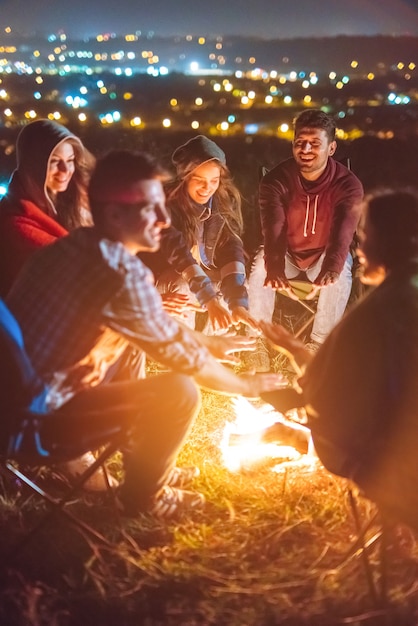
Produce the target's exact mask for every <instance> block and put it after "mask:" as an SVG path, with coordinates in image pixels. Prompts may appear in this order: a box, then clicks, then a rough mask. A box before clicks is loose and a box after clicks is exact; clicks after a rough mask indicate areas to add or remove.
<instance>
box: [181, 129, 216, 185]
mask: <svg viewBox="0 0 418 626" xmlns="http://www.w3.org/2000/svg"><path fill="white" fill-rule="evenodd" d="M171 158H172V161H173V163H174V165H175V166H176V169H177V176H178V178H185V177H186V176H188V174H190V173H191V172H193V170H195V169H196V168H197V167H199V165H202V164H203V163H206V162H207V161H212V160H213V159H216V160H217V161H219V162H220V163H221V164H222V165H226V158H225V153H224V151H223V150H221V148H220V147H219V146H217V145H216V143H215V142H214V141H212V140H211V139H208V138H207V137H205V136H204V135H197V137H193V139H189V141H187V142H186V143H185V144H183V145H182V146H179V147H178V148H177V149H176V150H174V152H173V156H172V157H171Z"/></svg>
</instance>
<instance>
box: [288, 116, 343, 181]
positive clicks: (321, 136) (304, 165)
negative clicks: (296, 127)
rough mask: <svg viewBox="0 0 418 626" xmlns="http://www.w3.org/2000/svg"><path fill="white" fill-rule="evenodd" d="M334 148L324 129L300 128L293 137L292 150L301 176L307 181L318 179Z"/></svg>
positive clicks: (333, 142)
mask: <svg viewBox="0 0 418 626" xmlns="http://www.w3.org/2000/svg"><path fill="white" fill-rule="evenodd" d="M336 147H337V144H336V142H335V141H330V140H329V137H328V135H327V133H326V131H325V130H324V129H322V128H302V129H301V130H300V131H299V132H298V133H297V134H296V135H295V138H294V140H293V148H292V150H293V157H294V159H295V161H296V163H297V165H298V168H299V171H300V173H301V175H302V176H303V177H304V178H306V179H307V180H316V179H317V178H319V177H320V176H321V174H322V172H323V171H324V169H325V168H326V165H327V162H328V157H330V156H332V155H333V154H334V152H335V150H336Z"/></svg>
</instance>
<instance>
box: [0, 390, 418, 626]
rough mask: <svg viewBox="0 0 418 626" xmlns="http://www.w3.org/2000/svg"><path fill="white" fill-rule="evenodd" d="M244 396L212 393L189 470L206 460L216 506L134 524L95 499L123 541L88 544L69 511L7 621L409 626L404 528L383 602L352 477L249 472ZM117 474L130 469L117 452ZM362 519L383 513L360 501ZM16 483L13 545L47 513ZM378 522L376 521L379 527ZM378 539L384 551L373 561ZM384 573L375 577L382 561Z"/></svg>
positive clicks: (33, 554) (417, 563)
mask: <svg viewBox="0 0 418 626" xmlns="http://www.w3.org/2000/svg"><path fill="white" fill-rule="evenodd" d="M231 419H232V402H231V400H230V399H228V398H223V397H220V396H218V395H215V394H212V393H207V392H204V393H203V406H202V410H201V412H200V414H199V417H198V419H197V421H196V423H195V425H194V428H193V431H192V433H191V436H190V438H189V440H188V441H187V443H186V445H185V447H184V449H183V450H182V451H181V455H180V458H179V464H183V465H188V464H196V465H198V466H199V467H200V468H201V475H200V477H199V478H198V479H197V480H196V483H195V487H196V488H197V489H199V490H201V491H202V492H203V493H204V494H205V496H206V498H207V501H208V507H207V509H206V510H205V511H204V512H200V513H193V515H192V516H191V517H187V516H186V517H185V518H184V519H182V520H181V521H180V522H179V521H177V522H164V523H163V522H161V521H158V520H156V519H155V518H152V517H151V516H148V515H143V516H140V517H139V518H137V519H134V520H123V521H122V526H121V528H120V529H119V528H118V527H117V524H115V518H114V512H113V510H112V507H111V506H110V504H109V502H107V501H103V499H102V498H99V497H97V496H96V497H93V496H88V497H87V496H86V498H85V499H83V500H82V501H79V502H76V503H75V507H76V509H77V511H78V514H79V515H80V516H82V517H83V518H85V519H86V520H88V521H90V522H92V523H93V524H94V525H95V527H96V528H98V529H99V530H100V531H101V532H103V533H104V534H105V535H106V536H107V537H108V538H109V539H111V541H112V547H111V548H109V547H104V548H103V547H102V546H100V545H99V544H96V543H92V542H91V541H90V542H88V543H87V542H86V541H85V539H84V538H83V537H81V536H80V534H79V533H78V532H77V531H75V530H73V529H71V527H69V525H68V524H67V523H66V522H65V521H62V520H61V519H59V518H56V519H55V520H54V522H53V523H52V524H50V525H48V527H47V528H46V529H45V530H44V531H43V532H42V533H41V534H40V536H39V537H37V538H36V540H35V541H33V542H32V543H31V544H29V545H28V546H27V547H26V548H25V551H24V552H22V554H21V555H20V557H19V559H18V560H17V561H16V562H15V563H14V564H10V565H9V566H6V565H5V563H4V561H3V567H2V570H1V571H2V573H1V580H0V583H1V584H0V623H1V624H4V625H7V626H43V625H44V624H45V625H48V626H69V625H77V626H90V625H98V626H107V625H112V626H113V625H114V626H125V625H126V626H128V625H129V626H131V625H132V626H133V625H135V626H138V625H140V626H142V625H143V626H160V625H161V626H162V625H164V626H174V625H175V626H178V625H182V626H198V625H199V626H215V625H216V626H270V625H276V624H281V625H286V626H308V625H309V626H311V625H312V626H328V625H337V624H355V625H361V624H368V625H369V624H372V625H379V626H380V625H389V624H390V625H392V624H393V625H395V624H396V626H407V625H408V626H409V625H411V626H412V625H413V624H416V623H417V622H418V584H417V582H416V581H417V580H418V576H417V574H418V548H417V546H416V544H415V538H414V537H413V535H411V534H408V533H407V532H406V529H403V534H402V535H400V530H401V529H400V528H398V529H397V532H398V534H397V536H396V537H394V538H392V539H391V542H390V547H389V549H388V550H387V558H388V563H389V565H388V571H387V586H388V595H387V601H386V602H373V601H372V599H371V596H370V593H369V590H368V586H367V581H366V577H365V572H364V568H363V565H362V560H361V557H360V556H353V553H354V552H355V550H354V549H353V546H354V543H355V538H356V527H355V524H354V520H353V516H352V513H351V509H350V505H349V501H348V497H347V484H346V483H345V481H343V480H342V479H339V478H337V477H335V476H332V475H331V474H329V473H328V472H327V471H326V470H324V469H323V468H322V467H321V466H320V465H318V466H316V468H315V469H314V470H312V469H311V470H310V471H308V469H307V468H306V467H305V468H303V467H300V466H294V467H292V466H290V467H287V468H286V469H285V470H284V471H283V472H281V473H276V472H273V471H272V467H273V465H276V462H273V461H272V460H266V461H264V462H261V463H258V464H257V465H256V466H249V467H247V468H246V469H244V470H241V471H239V472H236V473H231V472H229V471H228V470H227V469H226V468H225V467H224V465H223V462H222V458H221V453H220V448H219V445H220V442H221V439H222V434H223V429H224V425H225V422H226V421H227V420H231ZM112 469H113V470H115V471H118V470H119V459H118V458H115V459H114V463H113V468H112ZM358 503H359V512H360V516H361V519H362V521H366V520H370V519H372V518H373V516H374V513H375V511H374V507H373V505H372V504H371V503H369V502H367V501H366V500H364V499H359V500H358ZM37 506H38V505H36V504H35V500H34V499H29V501H28V500H27V499H25V500H22V499H21V498H19V497H18V496H16V495H13V491H12V493H11V495H10V489H9V495H8V496H7V497H6V496H4V497H3V498H2V499H1V500H0V531H1V532H0V544H1V549H2V550H4V549H5V548H6V547H7V546H9V545H10V544H11V542H12V541H14V540H15V539H17V538H19V537H20V536H21V535H22V533H23V532H24V530H25V529H26V528H27V527H28V525H29V524H30V523H32V522H33V521H34V519H36V517H37V516H38V513H39V510H38V508H37ZM375 530H376V528H375V527H372V528H371V531H370V532H371V534H372V533H373V532H374V531H375ZM378 557H379V555H378V550H377V546H374V547H372V548H371V549H370V558H371V561H372V564H373V565H377V561H378ZM374 569H375V576H376V575H377V574H376V571H377V570H376V568H374Z"/></svg>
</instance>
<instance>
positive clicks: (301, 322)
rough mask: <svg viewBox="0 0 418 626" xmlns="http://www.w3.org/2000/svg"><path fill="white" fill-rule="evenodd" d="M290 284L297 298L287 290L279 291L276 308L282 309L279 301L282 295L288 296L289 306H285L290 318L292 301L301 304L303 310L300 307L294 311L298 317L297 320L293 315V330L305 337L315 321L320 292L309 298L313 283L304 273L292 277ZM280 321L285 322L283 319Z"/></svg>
mask: <svg viewBox="0 0 418 626" xmlns="http://www.w3.org/2000/svg"><path fill="white" fill-rule="evenodd" d="M289 284H290V286H291V288H292V291H293V292H294V294H295V295H296V296H297V300H293V299H291V298H290V297H289V295H288V294H287V292H286V291H279V292H278V296H276V309H278V310H280V311H281V307H280V306H279V305H278V301H279V299H280V298H281V297H282V296H284V297H286V298H287V299H288V301H289V302H288V304H289V306H286V307H284V308H285V309H286V310H287V311H288V317H289V319H290V317H292V316H291V311H292V307H291V304H290V303H295V304H296V305H299V307H302V309H303V311H301V310H300V308H299V307H298V309H299V310H298V311H296V312H295V313H294V317H296V320H293V317H292V328H291V330H292V333H293V335H294V336H295V337H302V338H303V337H304V334H305V333H306V334H307V332H308V329H309V328H310V327H311V326H312V324H313V322H314V319H315V314H316V307H317V303H318V296H319V292H317V293H316V295H315V297H314V298H313V299H312V300H310V299H309V296H310V294H311V292H312V290H313V285H312V283H311V282H309V280H308V279H307V278H306V276H303V275H302V274H301V275H300V276H298V277H297V278H292V279H290V280H289ZM293 310H294V307H293ZM276 315H277V314H276ZM285 317H286V316H285ZM279 321H280V322H281V323H283V320H279Z"/></svg>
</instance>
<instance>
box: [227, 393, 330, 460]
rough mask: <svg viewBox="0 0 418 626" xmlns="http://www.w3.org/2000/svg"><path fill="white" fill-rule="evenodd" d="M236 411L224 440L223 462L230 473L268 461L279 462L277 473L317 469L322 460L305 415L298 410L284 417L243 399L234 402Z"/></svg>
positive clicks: (270, 408) (266, 406) (268, 407)
mask: <svg viewBox="0 0 418 626" xmlns="http://www.w3.org/2000/svg"><path fill="white" fill-rule="evenodd" d="M233 409H234V413H235V419H234V420H232V421H229V422H227V423H226V425H225V428H224V432H223V437H222V441H221V452H222V458H223V462H224V464H225V466H226V467H227V468H228V469H229V470H230V471H233V472H236V471H239V470H241V469H249V468H250V467H252V466H254V465H259V464H262V463H265V462H266V461H267V460H271V461H273V462H274V463H276V464H275V465H274V467H272V470H273V471H275V472H281V471H285V469H287V468H288V467H289V466H292V467H296V466H301V467H304V468H305V470H310V469H314V467H315V466H316V464H317V463H318V458H317V456H316V455H315V451H314V449H313V445H312V438H311V432H310V430H309V428H307V427H306V425H304V424H303V421H304V419H303V415H302V416H301V414H300V413H297V411H296V410H294V411H289V412H288V413H286V415H283V414H282V413H279V412H278V411H276V410H275V409H274V408H273V407H272V406H271V405H270V404H266V403H263V404H261V405H256V404H252V403H250V402H249V401H248V400H246V399H245V398H242V397H239V398H234V399H233Z"/></svg>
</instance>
